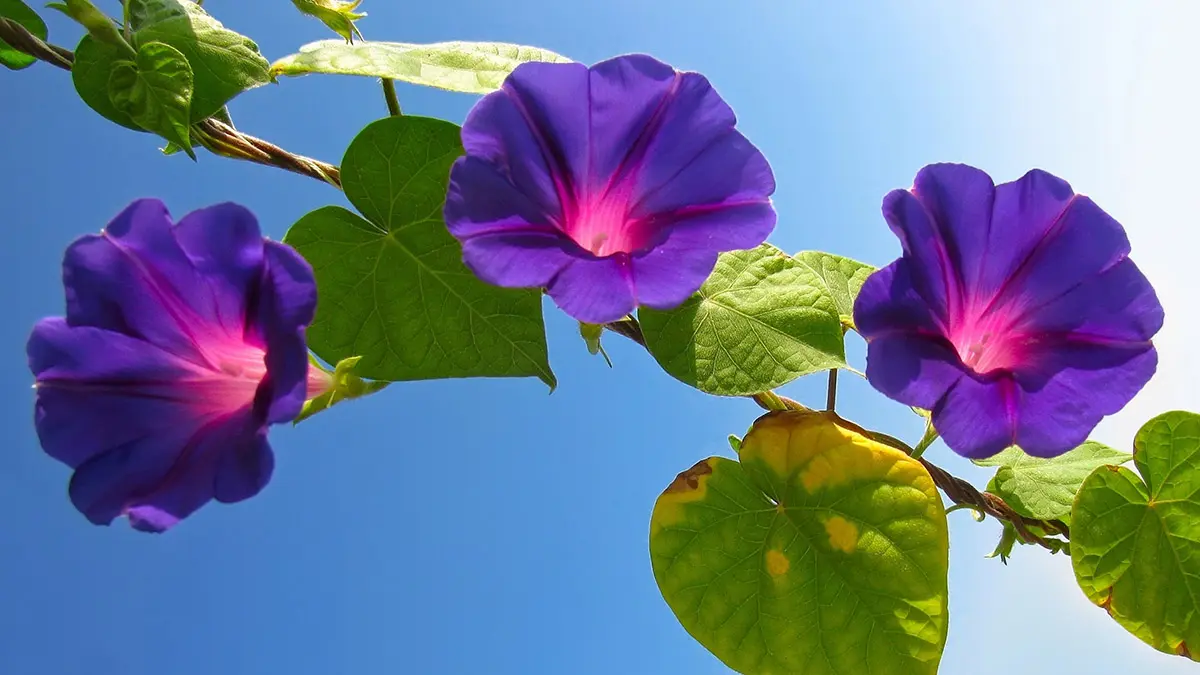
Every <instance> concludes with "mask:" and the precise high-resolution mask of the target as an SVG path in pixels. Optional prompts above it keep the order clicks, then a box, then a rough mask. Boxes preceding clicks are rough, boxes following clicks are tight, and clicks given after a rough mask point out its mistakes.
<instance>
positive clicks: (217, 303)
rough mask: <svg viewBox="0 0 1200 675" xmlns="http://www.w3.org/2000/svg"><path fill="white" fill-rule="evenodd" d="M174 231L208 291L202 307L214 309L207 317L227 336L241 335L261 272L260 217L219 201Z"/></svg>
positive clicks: (194, 214)
mask: <svg viewBox="0 0 1200 675" xmlns="http://www.w3.org/2000/svg"><path fill="white" fill-rule="evenodd" d="M174 235H175V239H176V241H178V242H179V246H180V247H181V248H182V249H183V252H184V253H185V254H186V255H187V257H188V259H189V260H190V261H191V264H192V266H193V267H194V269H195V270H196V272H197V273H198V274H199V275H200V277H201V278H202V279H203V280H204V286H205V287H206V290H208V292H209V296H210V297H209V298H206V299H205V300H204V301H203V302H202V303H201V306H204V307H212V308H213V310H214V311H213V314H212V316H211V317H209V318H211V319H212V321H213V323H214V324H216V325H217V326H220V328H221V329H222V330H224V331H225V333H226V335H229V336H231V337H237V338H241V337H242V335H243V330H244V328H245V325H246V304H247V298H248V297H252V296H253V294H254V293H255V292H256V291H257V288H256V286H257V283H258V279H259V276H260V274H261V273H262V265H263V237H262V232H261V231H260V230H259V228H258V219H256V218H255V217H254V214H253V213H251V212H250V211H249V209H246V208H245V207H243V206H239V205H237V204H231V203H226V204H218V205H216V206H211V207H209V208H205V209H199V210H197V211H193V212H191V213H189V214H188V215H186V216H184V218H183V220H181V221H179V224H178V225H177V226H176V227H175V230H174Z"/></svg>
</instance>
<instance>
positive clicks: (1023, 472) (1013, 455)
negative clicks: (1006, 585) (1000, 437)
mask: <svg viewBox="0 0 1200 675" xmlns="http://www.w3.org/2000/svg"><path fill="white" fill-rule="evenodd" d="M1131 459H1133V456H1132V455H1130V454H1129V453H1127V452H1121V451H1119V450H1114V449H1112V448H1110V447H1108V446H1107V445H1104V444H1102V443H1095V442H1092V441H1088V442H1087V443H1084V444H1083V445H1081V446H1079V447H1078V448H1075V449H1074V450H1072V451H1070V452H1068V453H1066V454H1063V455H1059V456H1058V457H1051V458H1048V459H1043V458H1041V457H1031V456H1029V455H1027V454H1025V453H1024V452H1022V451H1021V450H1020V448H1016V447H1013V448H1009V449H1007V450H1005V451H1003V452H1001V453H1000V454H998V455H995V456H993V457H989V458H988V459H980V460H975V463H976V464H978V465H979V466H996V467H1000V468H999V469H997V470H996V475H995V476H994V477H993V478H992V480H991V482H989V483H988V487H987V489H988V492H991V493H993V494H995V495H996V496H998V497H1000V498H1001V499H1003V500H1004V501H1006V502H1008V505H1009V506H1011V507H1013V509H1014V510H1015V511H1016V512H1017V513H1019V514H1021V515H1022V516H1025V517H1027V518H1039V519H1041V520H1054V519H1059V520H1064V521H1066V520H1069V518H1070V516H1071V505H1072V504H1073V503H1074V502H1075V493H1076V492H1078V491H1079V486H1080V485H1082V484H1083V481H1084V479H1086V478H1087V477H1088V476H1089V475H1090V474H1091V473H1092V471H1094V470H1095V469H1096V468H1097V467H1101V466H1106V465H1113V466H1117V465H1120V464H1124V463H1126V462H1128V461H1129V460H1131Z"/></svg>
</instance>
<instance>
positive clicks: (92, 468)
mask: <svg viewBox="0 0 1200 675" xmlns="http://www.w3.org/2000/svg"><path fill="white" fill-rule="evenodd" d="M173 421H174V422H175V423H174V424H170V425H164V427H163V428H161V429H158V430H155V431H154V432H153V433H147V434H144V435H140V436H138V437H137V438H134V439H132V440H130V441H128V442H127V443H124V444H122V445H118V446H114V447H111V448H108V449H106V450H105V451H104V452H101V453H99V454H96V455H95V456H94V457H92V458H91V459H89V460H87V461H86V462H84V463H82V464H80V465H79V466H78V467H76V468H75V473H74V474H73V475H72V476H71V483H70V486H69V487H68V490H67V492H68V494H69V495H70V497H71V503H73V504H74V505H75V508H76V509H79V512H80V513H82V514H83V515H84V516H86V517H87V519H88V520H90V521H91V522H93V523H95V524H97V525H108V524H110V523H111V522H112V521H113V520H115V519H116V518H119V517H120V516H122V515H125V514H126V513H128V511H129V509H130V508H131V507H132V506H136V505H137V504H138V503H139V500H140V498H142V497H143V496H145V495H148V494H152V493H154V492H155V490H157V489H158V488H159V486H160V485H162V484H163V483H164V482H166V481H168V480H169V479H172V478H173V479H174V480H180V479H186V478H187V477H186V476H184V475H183V473H182V472H181V471H177V470H176V469H175V468H176V467H177V466H179V467H180V468H181V469H182V468H184V465H183V464H181V462H182V458H183V457H184V455H185V454H187V453H189V452H193V451H195V450H196V449H197V446H198V444H199V442H200V441H201V440H202V436H203V434H202V431H203V429H204V422H203V421H201V420H195V419H190V418H188V419H182V420H181V419H178V418H174V419H173ZM209 461H212V458H209ZM188 468H191V467H188ZM209 480H210V482H211V473H209ZM199 506H200V504H196V507H199ZM193 510H194V509H193ZM188 513H190V511H189V512H188ZM183 515H187V514H180V517H182V516H183Z"/></svg>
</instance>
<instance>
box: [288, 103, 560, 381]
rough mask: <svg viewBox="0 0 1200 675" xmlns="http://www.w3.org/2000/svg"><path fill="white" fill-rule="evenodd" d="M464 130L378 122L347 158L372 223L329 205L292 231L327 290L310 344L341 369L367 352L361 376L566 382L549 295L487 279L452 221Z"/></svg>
mask: <svg viewBox="0 0 1200 675" xmlns="http://www.w3.org/2000/svg"><path fill="white" fill-rule="evenodd" d="M460 131H461V130H460V128H459V127H458V126H456V125H454V124H451V123H450V122H444V121H442V120H436V119H430V118H426V117H414V116H411V115H405V116H403V117H389V118H385V119H381V120H379V121H376V122H373V123H372V124H370V125H368V126H367V127H366V128H365V129H363V130H362V132H361V133H359V134H358V136H357V137H355V139H354V141H353V142H351V143H350V147H349V148H348V149H347V150H346V156H345V158H344V159H343V160H342V185H343V187H344V188H345V191H346V196H347V197H348V198H349V199H350V202H351V203H352V204H354V205H355V206H356V207H358V210H359V211H360V212H361V213H362V216H359V215H358V214H356V213H353V212H351V211H348V210H346V209H344V208H342V207H340V206H326V207H324V208H321V209H317V210H316V211H313V212H312V213H309V214H308V215H306V216H304V217H303V218H301V219H300V220H299V221H298V222H297V223H296V224H295V225H293V226H292V228H291V230H289V231H288V233H287V236H286V237H285V238H284V241H285V242H287V243H288V244H290V245H291V246H293V247H295V248H296V250H298V251H299V252H300V253H301V255H303V256H304V257H305V258H306V259H308V261H309V263H311V264H312V266H313V269H314V271H315V272H316V277H317V286H318V287H319V288H320V289H321V293H320V298H319V300H318V302H317V316H316V319H315V320H314V321H313V324H312V326H310V327H309V329H308V341H309V346H310V347H311V348H312V349H313V351H315V352H316V353H317V354H318V355H319V356H320V357H321V358H322V359H324V360H325V361H327V362H329V363H338V362H339V361H341V360H342V359H347V358H350V357H353V356H361V357H362V360H361V361H359V362H358V363H357V365H356V366H355V373H357V374H358V375H360V376H361V377H364V378H369V379H374V380H421V379H432V378H446V377H526V376H536V377H538V378H540V379H541V380H542V381H544V382H546V384H548V385H550V386H551V387H554V386H555V379H554V374H553V373H552V372H551V371H550V364H549V362H548V360H547V351H546V334H545V327H544V325H543V323H542V300H541V293H540V292H539V291H537V290H532V289H510V288H498V287H495V286H490V285H488V284H485V283H484V282H482V281H480V280H479V279H478V278H476V277H475V275H474V274H472V273H471V271H470V270H468V269H467V267H466V266H465V265H463V262H462V249H461V247H460V246H459V244H458V242H457V241H456V240H455V239H454V238H453V237H452V236H450V232H449V231H448V230H447V229H446V224H445V222H444V221H443V220H442V206H443V204H444V202H445V199H446V184H447V182H448V181H449V176H450V165H451V164H452V163H453V162H454V160H455V159H457V158H458V157H459V155H461V154H462V152H463V149H462V143H461V141H460V140H459V134H460ZM364 217H365V218H364Z"/></svg>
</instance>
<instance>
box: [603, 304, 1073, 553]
mask: <svg viewBox="0 0 1200 675" xmlns="http://www.w3.org/2000/svg"><path fill="white" fill-rule="evenodd" d="M605 328H607V329H608V330H610V331H612V332H614V333H617V334H619V335H622V336H624V337H627V338H629V339H630V340H633V341H634V342H636V343H638V344H639V345H641V346H643V347H645V346H646V338H645V336H644V335H643V334H642V328H641V326H640V325H639V324H638V322H637V320H636V319H634V318H633V317H628V318H625V319H622V320H620V321H614V322H612V323H610V324H607V325H606V326H605ZM749 398H750V399H752V400H753V401H754V402H755V403H757V404H758V405H759V407H761V408H762V409H764V410H810V408H808V407H806V406H805V405H803V404H801V403H799V402H797V401H793V400H791V399H789V398H785V397H783V396H780V395H778V394H776V393H774V392H762V393H759V394H754V395H752V396H750V397H749ZM888 441H889V444H890V445H897V446H904V447H903V449H905V451H906V452H908V453H909V454H912V452H913V450H912V448H910V447H908V446H907V445H905V444H903V443H901V442H900V441H898V440H895V439H891V438H890V437H888ZM917 461H919V462H921V464H922V465H924V466H925V470H926V471H928V472H929V475H930V476H931V477H932V478H933V482H934V484H935V485H937V486H938V487H939V488H940V489H941V490H942V492H944V493H945V494H946V496H947V497H948V498H949V499H950V501H952V502H954V503H955V504H961V505H963V506H968V507H970V508H972V509H975V510H976V511H978V512H980V513H986V514H988V515H991V516H992V517H994V518H997V519H999V520H1003V521H1006V522H1008V523H1011V524H1012V526H1013V529H1014V530H1016V532H1017V536H1018V537H1020V538H1021V540H1022V541H1024V542H1025V543H1027V544H1037V545H1038V546H1041V547H1042V548H1045V549H1047V550H1049V551H1060V550H1062V549H1063V547H1064V542H1063V541H1062V540H1058V539H1051V538H1043V537H1040V536H1038V535H1036V534H1034V533H1033V532H1031V531H1030V529H1029V528H1030V527H1031V526H1033V527H1038V528H1041V529H1043V530H1045V531H1046V532H1048V533H1050V534H1051V535H1061V536H1062V537H1064V538H1068V537H1070V535H1071V532H1070V529H1069V528H1068V527H1067V525H1066V523H1063V522H1062V521H1060V520H1037V519H1035V518H1026V517H1024V516H1022V515H1021V514H1019V513H1017V512H1016V511H1014V510H1013V508H1012V507H1011V506H1009V505H1008V503H1007V502H1005V501H1004V500H1003V499H1001V498H1000V497H997V496H996V495H994V494H992V493H990V492H980V491H979V490H978V489H977V488H976V487H975V486H974V485H971V484H970V483H968V482H967V481H965V480H963V479H962V478H959V477H957V476H954V475H952V474H950V472H948V471H946V470H945V469H942V468H941V467H939V466H937V465H935V464H933V463H932V462H930V461H928V460H926V459H918V460H917Z"/></svg>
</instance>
